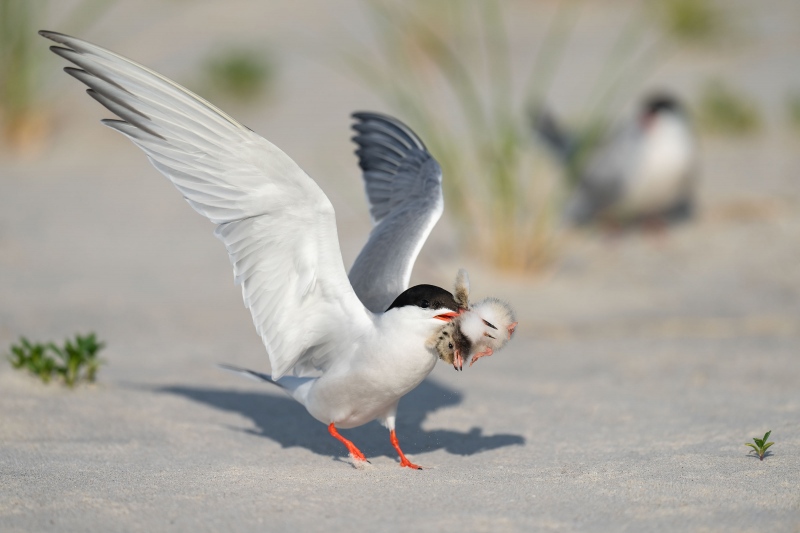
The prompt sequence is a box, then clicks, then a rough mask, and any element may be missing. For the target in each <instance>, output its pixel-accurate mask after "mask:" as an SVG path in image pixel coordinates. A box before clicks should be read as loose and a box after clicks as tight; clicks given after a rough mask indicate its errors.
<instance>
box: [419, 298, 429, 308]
mask: <svg viewBox="0 0 800 533" xmlns="http://www.w3.org/2000/svg"><path fill="white" fill-rule="evenodd" d="M419 306H420V307H421V308H423V309H427V308H429V307H430V306H431V303H430V302H429V301H428V300H422V301H421V302H420V303H419Z"/></svg>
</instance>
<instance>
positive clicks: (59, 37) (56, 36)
mask: <svg viewBox="0 0 800 533" xmlns="http://www.w3.org/2000/svg"><path fill="white" fill-rule="evenodd" d="M38 33H39V35H41V36H42V37H44V38H45V39H50V40H51V41H55V42H57V43H60V42H63V41H64V39H65V38H68V37H69V36H68V35H64V34H63V33H58V32H57V31H50V30H39V32H38Z"/></svg>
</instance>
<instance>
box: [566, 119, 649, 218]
mask: <svg viewBox="0 0 800 533" xmlns="http://www.w3.org/2000/svg"><path fill="white" fill-rule="evenodd" d="M637 147H638V146H637V137H636V132H635V130H634V129H633V128H632V127H631V126H630V125H624V127H623V126H619V127H617V129H615V130H613V131H612V132H611V133H610V134H609V135H608V136H607V137H606V138H605V139H604V140H603V142H601V143H600V145H599V146H598V147H597V148H596V149H595V150H594V153H592V154H591V156H590V157H589V158H588V160H587V161H586V163H584V164H583V171H582V172H581V174H580V175H579V176H578V182H577V184H576V190H575V193H574V194H573V196H572V198H570V201H569V202H568V203H567V217H568V218H569V219H570V220H571V221H572V222H573V223H575V224H586V223H589V222H591V221H592V220H593V219H594V218H595V217H596V216H597V215H598V214H600V213H601V212H603V211H604V210H606V209H608V208H610V207H611V206H613V205H614V204H616V203H617V202H618V201H619V200H620V199H621V198H622V196H623V195H624V194H625V186H626V185H627V180H628V178H629V174H630V171H631V165H632V164H633V163H634V162H635V159H634V158H635V151H636V149H637Z"/></svg>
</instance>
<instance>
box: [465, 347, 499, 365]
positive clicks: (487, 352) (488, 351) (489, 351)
mask: <svg viewBox="0 0 800 533" xmlns="http://www.w3.org/2000/svg"><path fill="white" fill-rule="evenodd" d="M493 353H494V351H493V350H492V349H491V348H486V349H485V350H484V351H482V352H478V353H476V354H475V355H474V356H472V361H470V362H469V366H472V365H473V364H474V363H475V361H477V360H478V359H480V358H481V357H486V356H488V355H492V354H493Z"/></svg>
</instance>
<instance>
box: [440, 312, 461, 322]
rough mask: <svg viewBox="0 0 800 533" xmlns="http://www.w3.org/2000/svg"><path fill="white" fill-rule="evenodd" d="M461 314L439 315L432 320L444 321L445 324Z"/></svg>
mask: <svg viewBox="0 0 800 533" xmlns="http://www.w3.org/2000/svg"><path fill="white" fill-rule="evenodd" d="M460 314H461V313H442V314H441V315H436V316H435V317H433V318H438V319H439V320H444V321H445V322H450V321H451V320H453V319H454V318H455V317H457V316H458V315H460Z"/></svg>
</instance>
